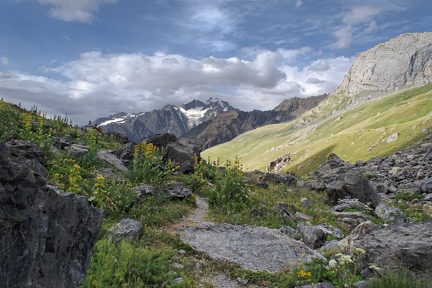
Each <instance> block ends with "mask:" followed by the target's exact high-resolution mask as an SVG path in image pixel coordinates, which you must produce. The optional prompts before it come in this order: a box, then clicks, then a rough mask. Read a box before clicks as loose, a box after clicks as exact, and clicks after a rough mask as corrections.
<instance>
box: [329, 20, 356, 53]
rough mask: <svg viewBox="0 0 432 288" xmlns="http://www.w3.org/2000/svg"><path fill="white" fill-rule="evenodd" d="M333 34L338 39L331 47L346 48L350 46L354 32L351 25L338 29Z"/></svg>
mask: <svg viewBox="0 0 432 288" xmlns="http://www.w3.org/2000/svg"><path fill="white" fill-rule="evenodd" d="M333 35H334V36H335V37H336V38H337V41H336V42H335V43H333V44H332V45H331V46H330V47H331V48H334V49H344V48H348V47H349V46H350V45H351V43H352V32H351V27H350V26H347V27H343V28H340V29H339V30H336V31H335V32H334V33H333Z"/></svg>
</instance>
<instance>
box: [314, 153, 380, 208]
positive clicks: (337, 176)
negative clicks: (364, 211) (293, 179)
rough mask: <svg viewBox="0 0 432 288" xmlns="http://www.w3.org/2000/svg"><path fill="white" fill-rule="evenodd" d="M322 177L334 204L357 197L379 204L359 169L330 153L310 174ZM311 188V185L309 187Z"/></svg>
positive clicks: (369, 203) (329, 198)
mask: <svg viewBox="0 0 432 288" xmlns="http://www.w3.org/2000/svg"><path fill="white" fill-rule="evenodd" d="M310 175H311V176H313V175H314V176H318V178H319V179H322V180H320V181H322V182H323V183H324V186H325V191H326V192H327V198H328V200H329V202H330V203H332V204H333V205H336V204H337V203H338V201H339V200H342V199H345V198H352V199H358V200H359V201H360V202H362V203H364V204H367V205H370V206H371V207H372V208H375V207H376V206H377V205H378V204H379V201H380V200H379V197H378V194H377V192H376V190H375V189H374V188H373V186H372V185H371V184H370V182H369V180H368V179H366V178H365V177H364V176H363V175H362V173H361V171H360V169H358V168H357V169H356V168H355V167H353V165H351V164H350V163H347V162H345V161H343V160H341V159H340V158H339V157H337V155H335V154H330V155H329V157H328V160H327V162H325V163H323V164H321V165H320V166H319V167H318V169H317V170H316V171H315V172H314V173H311V174H310ZM309 188H313V187H309Z"/></svg>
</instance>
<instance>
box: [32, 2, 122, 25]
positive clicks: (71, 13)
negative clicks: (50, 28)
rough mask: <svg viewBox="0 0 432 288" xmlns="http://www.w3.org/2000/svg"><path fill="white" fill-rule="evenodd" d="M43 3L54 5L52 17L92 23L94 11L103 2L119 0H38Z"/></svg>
mask: <svg viewBox="0 0 432 288" xmlns="http://www.w3.org/2000/svg"><path fill="white" fill-rule="evenodd" d="M38 1H39V3H41V4H46V5H50V6H54V7H52V8H51V9H50V10H49V15H50V16H51V17H52V18H55V19H58V20H63V21H69V22H74V21H77V22H82V23H91V22H92V21H93V20H94V19H95V16H94V12H96V11H98V9H99V6H100V5H103V4H113V3H116V2H117V0H38Z"/></svg>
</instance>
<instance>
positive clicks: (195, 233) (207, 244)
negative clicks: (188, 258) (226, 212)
mask: <svg viewBox="0 0 432 288" xmlns="http://www.w3.org/2000/svg"><path fill="white" fill-rule="evenodd" d="M181 238H182V240H183V241H185V242H186V243H188V244H189V245H191V246H192V247H193V248H194V249H196V250H198V251H203V252H206V253H207V254H208V255H209V256H210V257H211V258H213V259H217V260H223V261H227V262H229V263H231V262H233V263H238V264H240V266H241V267H242V268H243V269H247V270H252V271H268V272H278V271H281V270H283V269H286V268H289V267H292V265H297V264H300V263H306V262H310V261H311V260H312V259H314V258H321V259H323V257H322V256H321V254H319V253H318V252H316V251H314V250H312V249H310V248H309V247H307V246H306V245H305V244H304V243H303V242H300V241H297V240H294V239H291V238H290V237H288V236H287V235H285V234H283V233H282V232H280V231H277V230H275V229H270V228H267V227H253V226H248V225H241V226H239V225H231V224H226V223H225V224H220V225H216V224H212V223H206V224H202V225H200V226H197V227H187V228H186V231H185V233H184V235H182V236H181Z"/></svg>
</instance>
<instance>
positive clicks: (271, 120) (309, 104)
mask: <svg viewBox="0 0 432 288" xmlns="http://www.w3.org/2000/svg"><path fill="white" fill-rule="evenodd" d="M326 97H327V94H323V95H320V96H311V97H308V98H299V97H294V98H290V99H286V100H284V101H283V102H282V103H280V104H279V105H278V106H276V107H275V108H274V109H273V110H268V111H259V110H254V111H250V112H244V111H240V110H231V111H228V112H225V113H223V114H221V115H219V116H218V117H215V118H212V119H210V120H208V121H206V122H203V123H201V124H199V125H197V126H196V127H194V128H193V129H191V130H190V131H189V132H187V133H186V134H185V135H184V136H185V137H188V138H191V139H195V140H196V141H198V142H199V143H201V144H202V146H203V149H207V148H210V147H212V146H215V145H218V144H221V143H224V142H227V141H230V140H232V139H234V138H235V137H237V136H238V135H240V134H243V133H245V132H248V131H251V130H253V129H256V128H258V127H261V126H265V125H269V124H276V123H283V122H287V121H291V120H293V119H296V118H298V117H300V116H301V115H302V114H303V113H305V112H306V111H308V110H310V109H312V108H314V107H316V106H317V105H318V104H319V103H320V102H321V101H322V100H324V99H325V98H326Z"/></svg>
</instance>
